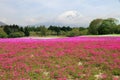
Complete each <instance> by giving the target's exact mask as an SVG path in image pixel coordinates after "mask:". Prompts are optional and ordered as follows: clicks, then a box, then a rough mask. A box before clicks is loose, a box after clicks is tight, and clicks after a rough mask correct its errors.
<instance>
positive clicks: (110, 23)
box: [0, 18, 120, 38]
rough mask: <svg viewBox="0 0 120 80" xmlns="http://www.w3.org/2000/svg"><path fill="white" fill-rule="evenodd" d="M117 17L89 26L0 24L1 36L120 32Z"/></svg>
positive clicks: (96, 21) (69, 35)
mask: <svg viewBox="0 0 120 80" xmlns="http://www.w3.org/2000/svg"><path fill="white" fill-rule="evenodd" d="M118 22H119V21H118V20H117V19H115V18H108V19H94V20H93V21H91V23H90V25H89V27H70V26H53V25H50V26H49V27H46V26H44V25H40V26H25V27H22V26H18V25H15V24H13V25H4V26H0V37H2V38H4V37H8V38H11V37H12V38H15V37H24V36H68V37H73V36H80V35H104V34H120V24H118Z"/></svg>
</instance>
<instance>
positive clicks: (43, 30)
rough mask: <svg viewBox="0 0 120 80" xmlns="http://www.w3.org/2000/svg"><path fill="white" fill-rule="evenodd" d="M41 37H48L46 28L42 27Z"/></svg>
mask: <svg viewBox="0 0 120 80" xmlns="http://www.w3.org/2000/svg"><path fill="white" fill-rule="evenodd" d="M40 32H41V36H46V35H47V28H46V27H45V26H40Z"/></svg>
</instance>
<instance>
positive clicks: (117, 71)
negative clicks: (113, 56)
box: [112, 68, 120, 76]
mask: <svg viewBox="0 0 120 80" xmlns="http://www.w3.org/2000/svg"><path fill="white" fill-rule="evenodd" d="M112 74H113V75H116V76H120V69H118V68H116V69H114V70H112Z"/></svg>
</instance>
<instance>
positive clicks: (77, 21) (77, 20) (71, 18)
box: [56, 10, 89, 26]
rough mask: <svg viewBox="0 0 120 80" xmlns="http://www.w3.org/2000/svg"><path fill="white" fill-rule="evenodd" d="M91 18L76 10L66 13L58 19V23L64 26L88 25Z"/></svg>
mask: <svg viewBox="0 0 120 80" xmlns="http://www.w3.org/2000/svg"><path fill="white" fill-rule="evenodd" d="M88 19H89V18H88V17H87V16H84V15H83V14H81V13H80V12H78V11H76V10H71V11H65V12H63V13H62V14H60V15H59V16H58V17H57V20H56V21H58V22H61V23H63V24H68V25H70V24H74V25H78V26H80V25H86V22H88V21H89V20H88Z"/></svg>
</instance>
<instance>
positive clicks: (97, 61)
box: [0, 37, 120, 80]
mask: <svg viewBox="0 0 120 80" xmlns="http://www.w3.org/2000/svg"><path fill="white" fill-rule="evenodd" d="M119 79H120V37H72V38H60V39H47V40H46V39H0V80H119Z"/></svg>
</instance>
